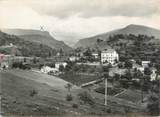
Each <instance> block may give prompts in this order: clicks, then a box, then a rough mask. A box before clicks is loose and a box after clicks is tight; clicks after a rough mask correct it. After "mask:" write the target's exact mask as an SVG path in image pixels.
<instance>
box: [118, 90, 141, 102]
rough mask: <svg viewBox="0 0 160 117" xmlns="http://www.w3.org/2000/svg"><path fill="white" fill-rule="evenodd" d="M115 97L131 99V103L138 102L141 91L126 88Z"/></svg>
mask: <svg viewBox="0 0 160 117" xmlns="http://www.w3.org/2000/svg"><path fill="white" fill-rule="evenodd" d="M116 97H118V98H121V99H125V100H128V101H131V102H133V103H138V102H140V101H141V92H140V91H136V90H130V89H128V90H126V91H125V92H123V93H121V94H120V95H117V96H116Z"/></svg>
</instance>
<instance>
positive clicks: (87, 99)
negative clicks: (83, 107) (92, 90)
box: [78, 91, 95, 105]
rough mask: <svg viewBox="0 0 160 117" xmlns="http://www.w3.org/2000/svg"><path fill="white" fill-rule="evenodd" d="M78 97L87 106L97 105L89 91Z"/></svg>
mask: <svg viewBox="0 0 160 117" xmlns="http://www.w3.org/2000/svg"><path fill="white" fill-rule="evenodd" d="M78 96H79V99H80V100H82V101H83V102H84V103H85V104H90V105H93V104H95V102H94V100H93V98H92V97H91V95H90V94H89V93H88V92H87V91H85V92H82V93H80V94H78Z"/></svg>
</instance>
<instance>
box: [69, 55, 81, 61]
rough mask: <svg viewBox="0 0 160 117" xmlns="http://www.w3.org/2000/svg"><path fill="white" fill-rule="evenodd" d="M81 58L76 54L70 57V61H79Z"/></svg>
mask: <svg viewBox="0 0 160 117" xmlns="http://www.w3.org/2000/svg"><path fill="white" fill-rule="evenodd" d="M79 59H80V58H79V57H76V56H71V57H69V60H70V61H73V62H74V61H78V60H79Z"/></svg>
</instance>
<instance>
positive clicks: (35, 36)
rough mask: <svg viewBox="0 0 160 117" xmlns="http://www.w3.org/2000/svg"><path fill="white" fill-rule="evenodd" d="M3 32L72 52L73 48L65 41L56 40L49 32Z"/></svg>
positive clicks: (6, 30)
mask: <svg viewBox="0 0 160 117" xmlns="http://www.w3.org/2000/svg"><path fill="white" fill-rule="evenodd" d="M2 31H3V32H5V33H8V34H14V35H17V36H18V37H20V38H23V39H24V40H27V41H30V42H38V43H40V44H44V45H47V46H49V47H51V48H53V49H61V48H62V49H63V50H64V51H65V52H68V51H70V50H72V49H71V47H69V46H68V45H66V44H65V43H64V42H63V41H58V40H56V39H54V38H53V37H52V36H51V35H50V34H49V32H47V31H40V30H27V29H3V30H2Z"/></svg>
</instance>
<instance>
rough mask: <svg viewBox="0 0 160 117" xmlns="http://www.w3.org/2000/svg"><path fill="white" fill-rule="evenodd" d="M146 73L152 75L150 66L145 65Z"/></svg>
mask: <svg viewBox="0 0 160 117" xmlns="http://www.w3.org/2000/svg"><path fill="white" fill-rule="evenodd" d="M144 74H145V75H151V74H152V71H151V69H150V68H149V67H145V68H144Z"/></svg>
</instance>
